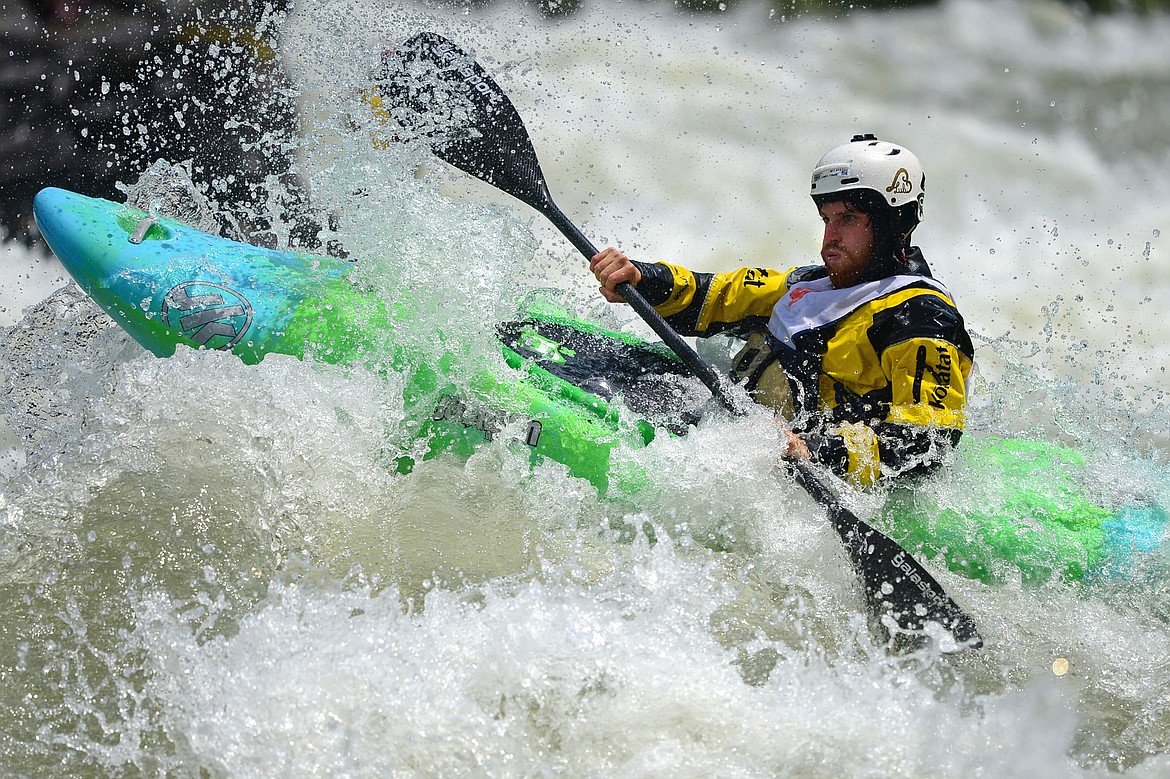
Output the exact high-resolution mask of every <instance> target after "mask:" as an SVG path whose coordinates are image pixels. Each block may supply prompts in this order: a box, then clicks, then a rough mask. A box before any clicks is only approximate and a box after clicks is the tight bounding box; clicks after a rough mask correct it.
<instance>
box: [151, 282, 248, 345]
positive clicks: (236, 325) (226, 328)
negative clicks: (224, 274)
mask: <svg viewBox="0 0 1170 779" xmlns="http://www.w3.org/2000/svg"><path fill="white" fill-rule="evenodd" d="M252 313H253V312H252V304H251V303H249V302H248V301H247V300H246V299H245V298H244V296H243V295H241V294H240V293H238V292H236V291H235V290H233V289H229V288H228V287H225V286H223V285H221V284H214V283H212V282H210V281H186V282H183V283H182V284H180V285H178V286H177V287H173V288H172V289H171V291H170V292H168V293H167V295H166V297H165V298H163V303H162V318H163V322H164V323H165V324H166V325H167V327H173V328H175V329H176V330H178V331H179V332H181V333H182V334H183V335H185V336H187V337H188V338H190V339H191V340H192V341H194V342H195V343H197V344H199V345H200V346H202V347H205V348H207V349H219V350H224V351H226V350H228V349H231V348H232V347H233V346H235V345H236V344H237V343H239V341H240V339H241V338H243V337H244V333H246V332H247V331H248V327H249V326H251V324H252Z"/></svg>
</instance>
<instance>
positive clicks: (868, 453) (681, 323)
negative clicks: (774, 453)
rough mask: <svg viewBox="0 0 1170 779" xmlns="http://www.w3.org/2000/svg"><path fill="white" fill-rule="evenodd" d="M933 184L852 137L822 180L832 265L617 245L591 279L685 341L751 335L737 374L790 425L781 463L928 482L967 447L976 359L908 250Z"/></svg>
mask: <svg viewBox="0 0 1170 779" xmlns="http://www.w3.org/2000/svg"><path fill="white" fill-rule="evenodd" d="M925 181H926V179H925V176H924V175H923V172H922V166H921V164H920V163H919V161H918V158H917V157H915V156H914V155H913V154H912V153H910V151H908V150H907V149H905V148H904V147H901V146H898V145H896V144H893V143H887V142H885V141H879V140H877V139H876V138H875V137H874V136H873V135H857V136H854V137H853V139H852V140H851V141H850V142H849V143H847V144H844V145H843V146H839V147H837V148H835V149H833V150H832V151H830V152H829V153H828V154H826V155H825V156H824V157H822V158H821V160H820V162H819V163H817V166H816V167H815V168H814V169H813V173H812V198H813V202H814V203H816V206H817V209H818V211H819V212H820V215H821V220H822V221H823V222H824V225H825V234H824V241H823V243H822V246H821V259H822V261H823V262H824V264H823V265H813V266H807V267H796V268H791V269H789V270H787V271H785V272H782V273H781V272H778V271H775V270H769V269H765V268H742V269H740V270H737V271H733V272H730V273H714V274H712V273H695V272H692V271H689V270H687V269H686V268H682V267H679V266H677V265H672V264H668V263H657V264H650V263H643V262H637V261H633V260H630V259H629V258H628V257H626V256H625V255H624V254H622V253H621V252H620V251H618V250H617V249H614V248H612V247H611V248H608V249H606V250H605V251H603V252H601V253H599V254H598V255H597V256H595V257H594V258H593V261H592V263H591V264H590V269H591V270H592V271H593V273H594V275H595V276H596V277H597V280H598V281H599V282H601V293H602V295H604V296H605V298H606V300H608V301H610V302H613V303H616V302H622V299H621V297H620V296H619V295H618V294H617V293H616V292H615V291H614V288H615V287H616V286H617V285H618V284H620V283H622V282H630V283H631V284H634V285H635V286H637V288H638V291H639V292H640V293H642V295H643V296H644V297H645V298H646V299H647V300H648V301H649V302H650V303H651V304H653V305H654V307H655V309H656V310H657V311H658V312H659V313H660V314H662V316H663V317H664V318H665V319H666V321H667V322H669V323H670V324H671V326H673V327H674V328H675V329H676V330H677V331H678V332H680V333H681V334H683V335H694V336H700V337H704V336H710V335H714V334H716V333H729V332H730V333H732V334H735V335H740V336H745V337H746V338H747V343H746V345H745V346H744V348H743V349H742V350H741V351H740V352H739V354H737V355H736V357H735V360H734V363H733V366H732V371H731V376H732V378H733V379H734V380H736V381H740V382H743V383H744V385H745V387H746V389H747V390H748V392H750V393H751V394H752V397H753V398H754V399H755V400H756V401H757V402H759V403H762V404H764V405H767V406H770V407H772V408H774V409H776V411H777V412H778V413H779V414H780V415H782V416H783V417H784V418H785V419H787V420H788V429H787V437H788V449H787V451H786V453H785V457H788V458H793V459H806V460H812V461H814V462H817V463H821V464H823V465H826V466H828V467H829V468H831V469H832V470H833V471H834V472H836V473H838V474H839V475H842V476H844V477H846V478H848V479H850V480H852V481H854V482H856V483H858V484H863V485H870V484H873V483H875V482H876V481H877V480H878V479H879V478H883V477H885V478H890V477H896V476H900V475H902V474H908V473H920V472H923V471H926V470H930V469H932V468H934V467H935V466H937V465H938V464H939V463H940V462H941V460H942V458H943V456H944V455H945V453H946V451H947V450H948V449H949V448H950V447H953V446H954V445H955V444H956V443H958V441H959V436H960V435H961V434H962V430H963V422H964V411H965V408H966V402H967V393H966V384H967V379H968V377H969V376H970V373H971V363H972V360H973V358H974V349H973V347H972V345H971V338H970V336H969V335H968V334H967V330H966V327H965V325H964V323H963V317H962V316H961V315H960V314H959V311H958V309H956V307H955V304H954V302H953V299H952V296H951V294H950V292H948V291H947V289H946V288H945V287H944V286H943V285H942V284H941V283H940V282H938V281H937V280H935V279H934V278H933V277H932V276H931V273H930V268H929V267H928V266H927V264H926V260H925V259H923V257H922V252H921V251H920V250H919V249H918V248H917V247H913V246H911V245H910V235H911V233H913V231H914V228H915V227H917V226H918V223H919V221H920V219H921V216H922V203H923V186H924V184H925Z"/></svg>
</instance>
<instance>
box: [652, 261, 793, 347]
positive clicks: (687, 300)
mask: <svg viewBox="0 0 1170 779" xmlns="http://www.w3.org/2000/svg"><path fill="white" fill-rule="evenodd" d="M634 265H636V266H637V268H638V270H639V271H641V273H642V280H641V281H640V282H639V283H638V291H639V292H641V293H642V296H643V297H645V298H646V300H647V301H648V302H649V303H650V304H651V305H653V306H654V308H655V310H656V311H658V313H660V314H662V317H663V318H664V319H665V320H666V321H667V322H668V323H669V324H670V326H671V327H673V328H674V329H675V330H676V331H678V332H679V333H680V334H682V335H692V336H709V335H715V334H716V333H719V332H723V331H726V330H730V329H734V330H737V331H743V332H747V331H750V330H753V329H760V328H762V327H763V326H764V325H766V324H767V321H768V317H769V316H771V314H772V307H773V306H775V305H776V301H778V300H779V299H780V298H781V297H783V296H784V293H785V292H786V291H787V290H788V284H787V278H788V273H787V272H785V273H781V272H779V271H775V270H770V269H768V268H740V269H739V270H737V271H732V272H730V273H695V272H693V271H690V270H687V269H686V268H683V267H680V266H678V265H671V264H669V263H664V262H660V263H654V264H651V263H642V262H637V261H634Z"/></svg>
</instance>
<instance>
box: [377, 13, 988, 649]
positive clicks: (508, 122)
mask: <svg viewBox="0 0 1170 779" xmlns="http://www.w3.org/2000/svg"><path fill="white" fill-rule="evenodd" d="M375 75H376V79H375V80H376V84H375V89H376V93H375V96H376V97H377V98H378V100H379V102H380V106H379V110H380V111H382V112H384V113H385V115H386V118H388V119H391V120H393V122H394V123H395V124H394V127H393V129H394V131H395V132H396V134H397V137H398V138H400V139H402V140H410V139H414V138H425V139H426V140H427V141H428V143H429V144H430V146H431V150H432V151H433V152H434V154H435V155H436V156H437V157H439V158H440V159H442V160H444V161H446V162H448V163H449V164H451V165H453V166H455V167H456V168H459V169H460V170H462V171H464V172H465V173H468V174H470V175H472V176H474V177H476V178H478V179H481V180H483V181H485V182H487V183H488V184H491V185H492V186H494V187H496V188H497V189H499V190H501V191H503V192H505V193H507V194H509V195H511V196H512V197H515V198H516V199H517V200H520V201H521V202H523V203H526V204H527V205H529V206H531V207H532V208H535V209H536V210H537V211H539V212H540V213H542V214H544V215H545V216H546V217H547V218H548V219H549V221H551V222H552V223H553V225H554V226H555V227H556V228H557V229H558V230H560V231H561V233H562V234H564V236H565V237H566V238H568V239H569V241H570V242H571V243H572V244H573V246H575V247H576V248H577V250H578V251H580V252H581V254H583V255H585V258H586V259H592V257H593V256H594V255H595V254H597V248H596V247H595V246H594V245H593V244H592V243H590V241H589V239H588V238H586V237H585V236H584V235H583V234H582V233H581V231H580V230H578V229H577V227H576V226H575V225H574V224H573V223H572V222H571V221H569V218H568V217H567V216H565V214H564V213H563V212H562V211H561V210H560V209H559V208H557V206H556V204H555V203H554V202H553V199H552V196H551V195H550V194H549V190H548V185H547V184H546V183H545V180H544V174H543V173H542V172H541V169H540V163H539V162H538V161H537V158H536V150H535V149H534V148H533V145H532V141H531V139H530V138H529V136H528V131H527V130H526V129H525V127H524V122H523V121H522V120H521V118H520V114H519V113H517V111H516V108H515V106H513V105H512V101H511V100H509V99H508V96H507V95H505V94H504V92H503V90H501V89H500V87H499V85H497V84H496V83H495V81H494V80H492V78H491V77H490V76H489V75H488V74H487V73H486V72H485V71H484V69H483V68H482V67H481V66H480V65H479V63H477V62H476V61H475V60H473V59H472V58H471V57H469V56H468V55H467V54H466V53H464V52H463V51H462V50H460V49H459V47H458V46H456V45H455V44H454V43H452V42H451V41H449V40H447V39H446V38H444V37H442V36H440V35H438V34H436V33H432V32H423V33H419V34H417V35H415V36H414V37H412V38H410V39H409V40H408V41H406V42H405V43H403V44H402V45H401V46H399V47H398V48H397V49H395V50H393V51H390V52H387V53H386V55H385V56H384V57H383V60H382V69H381V71H380V72H379V73H377V74H375ZM617 292H618V294H620V295H621V296H622V297H623V298H625V300H626V302H628V303H629V304H630V305H631V306H633V308H634V310H635V311H636V312H637V313H638V314H639V315H640V316H641V317H642V318H643V319H644V320H646V322H647V324H649V325H650V327H651V328H652V329H653V330H654V332H655V333H657V334H658V336H659V337H660V338H662V340H663V342H664V343H666V345H667V346H669V347H670V349H671V350H673V351H674V353H675V354H677V355H678V357H679V359H681V360H682V361H683V363H684V364H685V365H686V366H687V368H689V369H690V370H691V371H693V372H694V374H695V375H696V376H698V377H699V379H700V380H701V381H702V382H703V384H705V385H706V386H707V387H708V388H709V389H710V390H711V393H712V394H713V395H714V396H715V397H716V398H717V399H718V400H719V402H720V403H721V404H722V405H723V406H724V407H725V408H727V409H728V410H729V411H731V412H732V413H733V414H736V415H743V414H745V413H746V409H745V408H744V405H743V403H741V402H740V401H739V400H738V399H737V398H736V397H735V396H733V395H732V394H731V393H730V392H729V391H728V387H729V385H728V380H727V379H726V378H725V377H723V376H721V375H720V374H719V373H718V372H716V371H715V369H713V368H712V367H711V366H710V365H708V364H707V363H705V362H704V361H703V360H702V358H700V357H699V355H698V354H697V353H696V352H695V350H694V349H692V348H691V347H690V345H689V344H688V343H687V342H686V341H684V340H683V339H682V337H681V336H680V335H679V334H678V333H677V332H675V331H674V329H673V328H672V327H671V326H670V325H669V324H667V322H666V320H664V319H663V318H662V316H661V315H660V314H659V313H658V312H657V311H655V310H654V307H653V306H651V305H650V304H649V303H647V302H646V299H645V298H643V297H642V295H641V294H640V293H639V292H638V290H637V289H635V288H634V287H633V286H632V285H630V284H619V285H618V287H617ZM788 464H789V467H790V468H791V469H792V472H793V475H794V477H795V478H796V481H797V482H798V483H799V484H800V486H801V487H803V488H804V489H805V491H807V492H808V494H809V495H810V496H812V498H813V499H814V500H816V501H817V502H818V503H820V504H821V505H822V506H824V507H825V509H826V511H827V512H828V514H829V518H830V519H831V520H832V522H833V527H834V528H835V529H836V531H837V534H838V536H840V538H841V542H842V543H843V544H844V545H845V548H846V550H847V551H848V553H849V559H850V562H851V563H852V564H853V567H854V569H855V570H856V571H857V574H858V576H859V578H860V579H861V583H862V587H863V589H864V591H865V599H866V603H867V605H868V607H869V611H870V613H871V614H872V615H873V616H875V617H876V618H878V619H882V620H883V621H884V619H883V618H889V619H891V620H893V623H894V624H896V625H897V626H898V629H899V630H901V631H908V632H918V631H922V630H923V628H925V627H926V625H927V623H929V622H936V623H938V624H940V625H942V626H943V627H944V628H945V629H946V630H948V631H949V632H950V634H951V636H952V637H953V638H954V640H955V641H956V643H957V644H958V645H959V648H978V647H980V646H982V645H983V639H982V638H980V636H979V631H978V629H977V628H976V626H975V623H974V621H973V620H972V619H971V618H970V617H969V616H968V615H967V614H966V613H965V612H964V611H963V610H962V609H961V608H959V606H958V604H956V603H955V601H954V600H952V599H951V597H950V596H949V595H947V593H946V591H945V590H943V588H942V586H941V585H940V584H939V583H938V582H937V581H935V579H934V577H933V576H931V575H930V573H929V572H928V571H927V570H926V569H925V568H923V567H922V565H921V564H920V563H919V562H918V561H917V560H915V559H914V558H913V557H912V556H911V555H910V554H909V553H908V552H907V551H906V550H904V549H903V548H902V547H901V546H899V545H898V544H897V543H896V542H895V541H894V540H893V539H891V538H890V537H889V536H886V535H885V534H884V533H881V532H880V531H878V530H876V529H874V528H873V527H871V526H870V525H869V524H867V523H866V522H863V521H862V520H861V519H859V518H858V517H857V516H856V515H855V514H853V512H851V511H849V510H848V509H847V508H845V507H844V506H842V505H841V503H840V501H839V500H838V499H837V496H836V495H834V494H833V492H832V490H830V489H829V487H827V486H826V485H825V484H824V482H822V481H821V479H820V477H819V476H818V475H817V473H816V471H815V470H814V468H813V466H812V465H811V464H810V463H807V462H801V461H793V462H789V463H788ZM887 628H888V625H887Z"/></svg>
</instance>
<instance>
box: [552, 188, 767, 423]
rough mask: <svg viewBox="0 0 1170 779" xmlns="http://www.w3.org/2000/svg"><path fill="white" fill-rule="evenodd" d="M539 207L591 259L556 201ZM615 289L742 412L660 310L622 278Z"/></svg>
mask: <svg viewBox="0 0 1170 779" xmlns="http://www.w3.org/2000/svg"><path fill="white" fill-rule="evenodd" d="M543 205H544V207H542V208H541V209H540V210H541V212H542V213H543V214H544V215H545V216H546V217H548V220H549V221H550V222H552V223H553V226H554V227H556V228H557V229H558V230H560V232H561V234H562V235H564V236H565V237H566V238H568V239H569V243H571V244H573V246H575V247H577V251H579V252H581V254H583V255H584V256H585V259H587V260H592V259H593V257H594V256H595V255H596V254H597V247H596V246H594V245H593V243H592V241H590V240H589V239H588V238H586V237H585V234H584V233H582V232H581V231H580V230H579V229H577V225H575V224H573V223H572V222H571V221H570V220H569V218H568V217H567V216H565V214H564V212H563V211H561V210H560V209H559V208H557V206H556V204H555V203H553V202H552V198H551V197H550V198H547V199H546V202H545V204H543ZM615 289H616V291H617V293H618V294H619V295H621V296H622V298H624V299H625V301H626V302H627V303H629V304H630V306H631V307H632V308H633V309H634V311H636V312H637V313H638V316H640V317H642V320H643V321H644V322H646V324H648V325H650V329H652V330H653V331H654V332H655V333H656V334H657V335H658V337H659V338H661V339H662V341H663V343H665V344H666V345H667V346H668V347H670V350H671V351H673V352H674V353H675V354H676V355H678V358H679V359H680V360H682V361H683V364H684V365H686V366H687V368H689V369H690V370H691V372H692V373H694V374H695V376H697V377H698V378H699V380H700V381H701V382H703V384H704V385H706V387H707V389H709V390H711V394H712V395H714V396H715V397H716V398H717V399H718V400H719V402H720V403H721V404H722V405H723V407H724V408H726V409H727V410H728V411H730V412H731V413H733V414H735V415H737V416H743V415H744V414H746V413H747V412H746V410H745V409H744V408H743V404H742V403H738V402H736V400H735V398H734V397H732V395H731V393H730V392H729V391H728V388H727V381H726V380H725V379H724V378H723V377H722V376H721V375H720V374H719V373H718V372H717V371H716V370H715V369H714V368H712V367H711V366H710V365H708V364H707V363H706V362H704V361H703V358H701V357H700V356H699V354H698V352H696V351H695V350H694V349H692V348H691V345H690V344H688V343H687V342H686V341H684V340H683V338H682V336H680V335H679V334H678V332H676V331H675V329H674V328H673V327H671V326H670V324H669V323H667V321H666V320H665V319H663V318H662V314H659V313H658V312H657V311H655V310H654V306H652V305H650V303H649V302H647V300H646V298H644V297H642V293H641V292H639V291H638V290H637V289H636V288H635V287H634V285H633V284H630V283H629V282H622V283H621V284H618V285H617V287H616V288H615Z"/></svg>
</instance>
